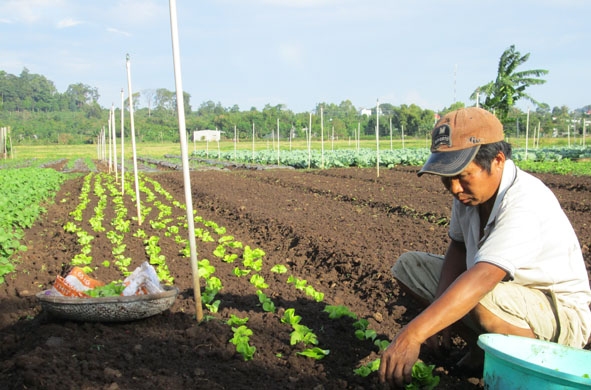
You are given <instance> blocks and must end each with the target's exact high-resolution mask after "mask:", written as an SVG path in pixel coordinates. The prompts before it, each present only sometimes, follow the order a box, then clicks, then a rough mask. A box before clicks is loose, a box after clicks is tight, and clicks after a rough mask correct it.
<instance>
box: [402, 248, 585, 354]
mask: <svg viewBox="0 0 591 390" xmlns="http://www.w3.org/2000/svg"><path fill="white" fill-rule="evenodd" d="M442 266H443V256H438V255H433V254H429V253H424V252H407V253H404V254H402V255H401V256H400V258H399V259H398V261H397V262H396V264H394V266H393V267H392V273H393V274H394V277H395V278H396V279H397V280H399V281H400V282H401V283H403V284H404V285H405V286H407V287H408V288H410V289H411V290H412V291H413V292H414V293H415V294H417V295H418V296H420V297H422V298H423V299H425V300H427V301H428V302H433V300H434V298H435V291H436V290H437V284H438V283H439V275H440V274H441V268H442ZM480 304H482V305H483V306H484V307H485V308H487V309H488V310H489V311H490V312H491V313H493V314H494V315H495V316H497V317H499V318H501V319H503V320H504V321H506V322H508V323H510V324H512V325H514V326H517V327H519V328H524V329H526V328H530V329H531V330H532V331H533V332H534V334H535V335H536V336H537V337H538V338H539V339H540V340H546V341H554V342H558V343H560V344H564V345H570V346H573V347H577V348H582V347H584V346H585V344H586V343H587V339H583V336H582V335H581V333H582V332H581V330H580V329H581V327H580V326H579V325H580V319H579V316H578V315H577V313H576V312H575V311H574V310H569V309H568V308H565V307H562V306H560V305H559V303H558V302H557V300H556V297H555V296H554V295H553V294H550V293H548V294H547V293H544V292H543V291H541V290H537V289H532V288H529V287H525V286H522V285H518V284H515V283H512V282H501V283H499V284H498V285H497V286H496V287H495V288H494V289H493V290H492V291H491V292H489V293H488V294H487V295H485V296H484V298H482V300H481V301H480ZM464 322H465V323H466V325H468V326H470V327H471V328H472V329H474V330H475V331H477V332H478V329H479V327H477V326H475V324H474V323H473V321H472V320H471V318H469V317H467V318H464Z"/></svg>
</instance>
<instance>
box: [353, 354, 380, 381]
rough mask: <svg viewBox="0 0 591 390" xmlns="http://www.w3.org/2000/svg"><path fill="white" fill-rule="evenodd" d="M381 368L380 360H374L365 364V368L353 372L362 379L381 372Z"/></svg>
mask: <svg viewBox="0 0 591 390" xmlns="http://www.w3.org/2000/svg"><path fill="white" fill-rule="evenodd" d="M379 368H380V359H379V358H378V359H374V360H372V361H371V362H369V363H367V364H364V365H363V366H361V367H359V368H356V369H354V370H353V372H354V373H355V374H356V375H359V376H361V377H364V378H365V377H367V376H369V374H371V373H372V372H375V371H377V370H379Z"/></svg>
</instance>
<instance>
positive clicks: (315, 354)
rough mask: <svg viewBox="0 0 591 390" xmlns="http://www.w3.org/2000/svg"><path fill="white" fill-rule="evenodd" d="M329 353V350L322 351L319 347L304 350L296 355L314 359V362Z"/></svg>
mask: <svg viewBox="0 0 591 390" xmlns="http://www.w3.org/2000/svg"><path fill="white" fill-rule="evenodd" d="M329 353H330V350H328V349H322V348H319V347H313V348H308V349H304V350H303V351H301V352H297V354H298V355H302V356H306V357H310V358H312V359H316V360H320V359H322V358H324V357H325V356H327V355H328V354H329Z"/></svg>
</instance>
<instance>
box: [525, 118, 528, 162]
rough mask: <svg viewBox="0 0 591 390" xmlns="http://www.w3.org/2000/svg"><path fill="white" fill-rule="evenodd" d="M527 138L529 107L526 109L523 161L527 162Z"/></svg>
mask: <svg viewBox="0 0 591 390" xmlns="http://www.w3.org/2000/svg"><path fill="white" fill-rule="evenodd" d="M528 138H529V107H528V108H527V122H526V125H525V159H526V160H527V146H528Z"/></svg>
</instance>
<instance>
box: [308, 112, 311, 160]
mask: <svg viewBox="0 0 591 390" xmlns="http://www.w3.org/2000/svg"><path fill="white" fill-rule="evenodd" d="M311 148H312V113H310V121H309V123H308V169H310V160H311V159H312V150H311Z"/></svg>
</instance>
